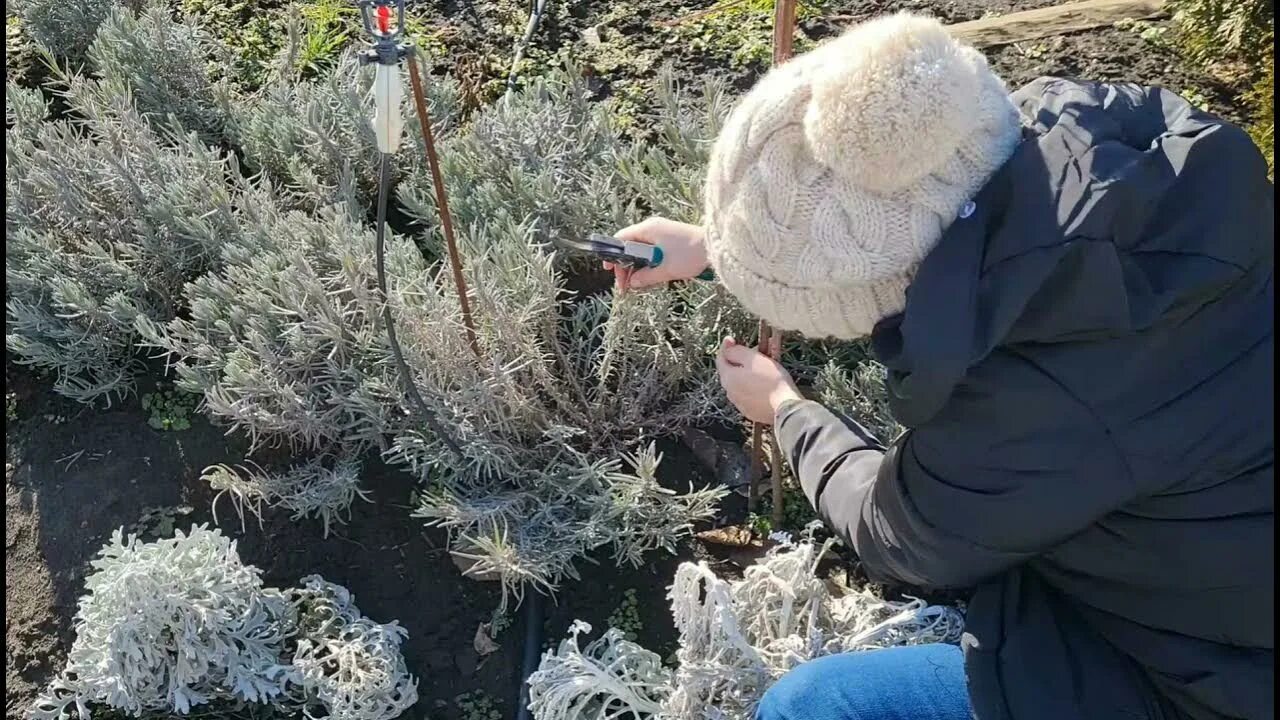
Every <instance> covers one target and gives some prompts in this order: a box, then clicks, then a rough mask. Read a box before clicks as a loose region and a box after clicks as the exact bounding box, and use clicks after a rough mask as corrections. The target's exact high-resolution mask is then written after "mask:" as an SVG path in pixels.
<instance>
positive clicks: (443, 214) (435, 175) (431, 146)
mask: <svg viewBox="0 0 1280 720" xmlns="http://www.w3.org/2000/svg"><path fill="white" fill-rule="evenodd" d="M408 63H409V84H410V85H411V86H412V87H413V102H414V104H415V105H416V106H417V109H418V126H419V127H421V128H422V142H423V143H424V144H425V145H426V149H427V164H428V165H429V166H430V167H431V183H432V185H434V186H435V191H436V206H437V207H438V208H439V210H440V231H441V232H442V233H443V234H444V244H445V248H446V250H447V251H448V253H449V266H450V268H451V269H452V270H453V284H454V287H455V288H456V289H457V291H458V304H459V305H460V306H461V307H462V324H463V326H464V327H465V328H466V331H467V343H468V344H469V345H471V351H472V352H473V353H475V355H476V357H480V341H479V340H478V339H477V337H476V326H475V321H474V320H473V319H472V317H471V301H470V299H469V298H468V296H467V279H466V278H465V277H463V275H462V255H461V254H459V253H458V243H457V241H456V240H455V239H454V236H453V214H452V213H450V212H449V196H448V194H447V193H446V192H445V189H444V176H443V175H442V174H441V172H440V158H439V157H438V156H437V155H436V142H435V137H434V136H433V135H432V133H431V115H430V114H429V113H428V112H427V99H426V93H425V92H423V89H422V77H421V76H420V75H419V74H418V61H417V59H416V58H415V57H414V56H413V54H412V53H410V54H409V57H408Z"/></svg>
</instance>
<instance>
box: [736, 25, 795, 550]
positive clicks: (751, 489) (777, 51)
mask: <svg viewBox="0 0 1280 720" xmlns="http://www.w3.org/2000/svg"><path fill="white" fill-rule="evenodd" d="M795 32H796V0H775V2H774V6H773V64H774V66H777V65H781V64H782V63H784V62H786V61H787V60H790V59H791V53H792V49H793V47H794V40H795ZM759 337H760V340H759V350H760V352H762V353H764V354H766V355H768V356H769V357H771V358H773V359H774V360H775V361H776V360H778V359H779V358H780V357H781V355H782V333H781V332H780V331H777V330H774V329H772V328H770V327H769V324H768V323H766V322H765V321H763V320H761V321H760V333H759ZM769 458H770V463H769V465H770V470H771V473H770V474H771V480H772V485H773V495H772V499H773V512H772V513H771V516H772V517H771V518H770V519H771V520H772V521H773V527H774V529H775V530H776V529H778V528H780V527H781V526H782V503H783V501H782V453H781V452H780V451H779V449H778V442H777V438H776V437H773V438H772V439H771V442H770V444H769ZM762 475H764V428H763V427H761V426H760V425H754V426H753V427H752V428H751V480H750V485H748V488H747V489H748V493H747V510H748V512H754V511H755V507H756V503H757V502H758V500H759V496H760V491H759V486H758V483H759V481H760V478H761V476H762Z"/></svg>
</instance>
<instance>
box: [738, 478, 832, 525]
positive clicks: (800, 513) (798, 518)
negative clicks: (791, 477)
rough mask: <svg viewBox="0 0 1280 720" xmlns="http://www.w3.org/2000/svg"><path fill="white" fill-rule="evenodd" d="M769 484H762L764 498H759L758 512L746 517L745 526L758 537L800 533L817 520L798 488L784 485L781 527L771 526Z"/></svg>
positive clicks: (771, 503)
mask: <svg viewBox="0 0 1280 720" xmlns="http://www.w3.org/2000/svg"><path fill="white" fill-rule="evenodd" d="M768 485H769V483H768V481H767V480H766V481H765V482H764V483H762V486H763V489H764V497H762V498H760V512H758V513H752V514H751V515H749V516H748V517H747V524H748V525H750V526H751V529H752V530H753V531H754V532H755V533H756V534H757V535H759V536H760V537H767V536H768V535H769V534H770V533H772V532H776V531H779V530H781V531H785V532H793V533H794V532H800V531H801V530H803V529H804V528H805V527H806V526H807V525H809V523H811V522H813V521H814V520H817V519H818V516H817V514H816V513H814V511H813V506H812V505H810V504H809V499H808V498H806V497H805V496H804V493H803V492H801V491H800V488H797V487H794V486H792V485H790V484H789V483H788V484H784V486H783V489H782V527H774V526H773V520H772V518H773V494H772V493H771V492H770V491H769V487H768Z"/></svg>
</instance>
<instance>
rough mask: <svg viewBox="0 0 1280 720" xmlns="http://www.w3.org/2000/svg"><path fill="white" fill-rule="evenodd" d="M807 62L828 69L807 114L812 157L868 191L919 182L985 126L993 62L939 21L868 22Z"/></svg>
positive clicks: (814, 83) (819, 76) (819, 75)
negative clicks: (984, 100)
mask: <svg viewBox="0 0 1280 720" xmlns="http://www.w3.org/2000/svg"><path fill="white" fill-rule="evenodd" d="M809 60H810V62H812V63H813V64H814V65H817V66H820V67H821V71H820V72H815V73H814V74H813V76H812V79H811V83H810V89H811V92H812V97H811V99H810V101H809V106H808V108H807V109H806V111H805V115H804V129H805V135H806V137H807V138H808V141H809V144H810V146H811V147H812V150H813V154H814V156H815V157H818V158H821V159H822V161H823V163H824V164H826V165H827V166H829V167H831V168H833V169H834V170H836V171H837V172H840V173H841V174H842V175H844V176H845V177H848V178H849V179H851V180H853V181H854V182H856V183H858V184H859V185H861V186H863V187H865V188H867V189H869V190H877V191H882V192H892V191H894V190H897V189H899V188H901V187H903V186H904V185H907V184H909V183H911V182H914V181H915V180H918V179H919V178H920V177H921V176H923V175H926V174H928V173H929V172H930V171H931V170H933V169H934V168H935V167H936V166H937V165H938V164H939V162H940V159H941V158H945V157H947V156H948V155H951V154H953V153H954V152H955V151H956V149H957V147H958V146H959V145H960V144H961V143H963V142H965V140H966V139H967V138H968V137H969V136H970V135H972V134H973V133H974V132H976V131H977V130H978V124H979V122H980V117H979V113H977V112H975V107H974V104H975V102H976V100H977V99H978V98H980V97H981V96H982V91H983V85H984V82H985V79H986V78H985V76H988V75H990V71H988V69H987V62H986V59H985V58H983V57H982V55H981V54H979V53H978V52H977V51H975V50H973V49H972V48H969V47H965V46H963V45H961V44H960V43H959V42H957V41H956V40H955V39H954V38H953V37H952V36H951V35H950V33H948V32H947V30H946V28H944V27H943V26H942V25H941V24H940V23H939V22H938V21H937V20H934V19H932V18H926V17H920V16H917V15H910V14H907V13H899V14H897V15H890V16H887V17H882V18H878V19H875V20H871V21H869V22H866V23H863V24H861V25H858V26H856V27H854V28H853V29H852V30H850V31H849V32H847V33H845V34H844V35H842V36H841V37H839V38H838V39H836V40H833V41H832V42H830V43H828V44H826V45H824V46H822V47H820V48H818V49H817V50H815V51H814V52H813V54H812V57H810V58H809ZM904 141H905V142H904Z"/></svg>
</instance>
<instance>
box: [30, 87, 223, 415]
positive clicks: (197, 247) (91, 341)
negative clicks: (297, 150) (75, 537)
mask: <svg viewBox="0 0 1280 720" xmlns="http://www.w3.org/2000/svg"><path fill="white" fill-rule="evenodd" d="M81 90H82V92H78V93H77V94H76V95H74V96H73V98H72V107H73V108H74V109H75V110H76V111H77V113H78V114H79V115H80V117H81V119H79V120H76V121H71V120H60V121H55V122H46V121H44V119H43V118H44V116H45V114H46V111H45V108H44V105H43V102H42V101H41V100H40V99H39V96H38V94H37V93H34V92H33V91H27V90H22V89H19V88H16V87H12V86H10V87H9V88H7V94H8V95H9V96H10V98H11V99H10V100H9V101H8V103H7V111H8V112H7V114H8V115H9V118H10V120H11V121H12V126H11V127H10V128H9V129H8V130H7V131H6V143H5V160H6V163H5V240H6V242H5V278H6V294H7V298H6V300H7V302H6V335H5V340H6V345H7V347H8V349H9V351H10V352H11V353H12V354H13V356H14V357H15V359H16V361H17V362H20V363H24V364H30V365H35V366H38V367H42V368H45V369H47V370H49V371H51V372H52V373H53V374H54V375H55V382H54V387H55V389H56V390H57V391H58V392H60V393H62V394H63V395H67V396H69V397H72V398H75V399H77V400H81V401H89V400H92V399H94V398H98V397H104V396H105V397H110V396H112V395H119V394H121V393H125V392H128V391H129V390H130V389H131V388H132V379H133V376H134V374H135V372H136V371H138V370H139V369H141V365H140V362H139V357H138V355H137V353H136V352H135V342H136V339H137V337H136V332H135V331H134V320H135V318H137V317H139V316H142V317H147V318H151V319H153V320H156V321H161V322H163V321H167V320H168V319H169V318H172V317H173V316H174V315H175V313H176V310H177V308H178V307H179V306H180V305H181V303H182V286H183V284H184V283H185V282H186V281H188V280H190V279H192V278H194V277H195V276H197V275H198V274H199V273H201V272H203V271H204V270H206V269H208V268H209V267H210V265H211V262H212V261H213V259H214V258H216V257H217V252H218V248H219V247H220V246H221V244H222V243H223V242H225V241H226V240H227V239H228V238H229V237H234V236H235V234H236V233H237V222H236V220H235V217H234V213H233V201H232V198H233V192H232V190H231V189H230V188H229V187H228V184H227V176H228V174H229V173H234V172H235V170H234V166H233V165H231V164H229V163H228V161H227V160H226V159H224V158H223V157H222V156H221V155H220V154H219V153H218V152H216V151H214V150H211V149H210V148H208V147H207V146H206V145H204V144H203V143H202V142H201V141H200V140H199V139H198V138H197V137H196V136H195V135H194V134H180V133H177V132H171V131H166V130H158V129H155V128H153V127H152V126H151V125H150V124H149V123H148V122H147V120H146V118H145V117H144V116H143V114H142V113H141V112H140V111H139V110H138V108H137V107H136V106H134V105H133V104H132V103H131V102H130V100H129V98H128V97H125V96H119V95H108V94H100V93H96V92H92V91H91V90H90V89H88V88H84V87H82V88H81Z"/></svg>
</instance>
